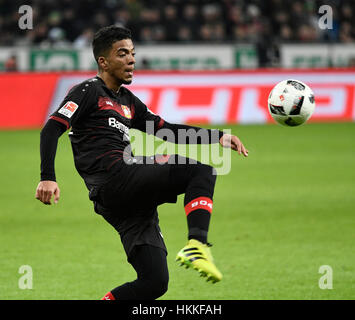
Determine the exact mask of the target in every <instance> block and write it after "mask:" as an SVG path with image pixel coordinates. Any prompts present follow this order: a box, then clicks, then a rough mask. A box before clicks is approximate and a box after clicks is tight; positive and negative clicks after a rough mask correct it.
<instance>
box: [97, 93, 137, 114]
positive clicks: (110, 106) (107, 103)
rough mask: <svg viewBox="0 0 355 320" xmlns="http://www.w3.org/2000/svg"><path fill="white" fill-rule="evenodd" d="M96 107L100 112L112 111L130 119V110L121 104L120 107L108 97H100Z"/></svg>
mask: <svg viewBox="0 0 355 320" xmlns="http://www.w3.org/2000/svg"><path fill="white" fill-rule="evenodd" d="M97 105H98V107H99V109H100V110H113V111H116V112H117V113H119V114H120V115H121V116H123V117H125V118H127V119H132V114H131V110H130V108H128V107H127V106H125V105H123V104H122V105H121V104H119V103H117V102H116V101H113V100H111V99H110V98H108V97H100V98H99V101H98V104H97Z"/></svg>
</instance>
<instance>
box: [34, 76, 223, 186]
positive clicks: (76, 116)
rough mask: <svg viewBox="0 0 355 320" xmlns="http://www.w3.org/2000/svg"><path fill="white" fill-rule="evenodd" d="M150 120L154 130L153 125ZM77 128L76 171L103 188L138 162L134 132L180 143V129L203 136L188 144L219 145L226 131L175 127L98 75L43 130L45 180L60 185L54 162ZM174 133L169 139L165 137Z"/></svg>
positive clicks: (71, 95) (75, 91) (73, 94)
mask: <svg viewBox="0 0 355 320" xmlns="http://www.w3.org/2000/svg"><path fill="white" fill-rule="evenodd" d="M148 121H150V123H151V124H152V125H150V126H147V122H148ZM69 128H71V130H70V132H69V137H70V140H71V144H72V149H73V154H74V162H75V167H76V169H77V171H78V172H79V174H80V175H81V177H82V178H83V179H84V181H85V182H86V184H87V185H91V186H92V185H101V184H104V183H105V182H107V181H108V180H109V179H110V178H111V177H112V175H113V174H116V173H117V172H119V171H120V169H121V168H122V167H123V164H124V163H123V161H125V157H126V156H127V157H128V158H129V157H132V156H133V155H132V151H131V145H130V138H129V129H131V128H133V129H138V130H140V131H144V132H147V129H149V132H147V133H149V134H155V135H157V136H158V137H160V138H162V139H164V140H167V141H169V142H174V143H184V142H181V141H179V139H178V133H179V130H190V131H191V130H192V131H193V132H196V133H202V135H201V136H206V135H207V137H208V138H207V139H204V140H203V139H202V138H200V136H198V137H197V139H192V140H191V141H190V140H189V138H187V140H186V141H185V143H198V144H199V143H217V142H218V141H219V139H220V138H221V136H222V135H223V132H222V131H219V130H217V129H215V130H210V129H202V128H198V127H193V126H188V125H183V124H171V123H168V122H167V121H164V120H163V119H162V118H161V117H160V116H158V115H156V114H154V113H152V112H151V111H150V110H149V109H148V108H147V106H146V105H145V104H144V103H143V102H142V101H140V100H139V99H138V98H137V97H136V96H135V95H134V94H133V93H132V92H131V91H129V90H128V89H127V88H125V87H120V89H119V91H118V92H117V93H115V92H114V91H113V90H111V89H109V88H108V87H107V86H106V84H105V82H104V81H103V80H102V79H101V78H100V77H98V76H96V77H94V78H91V79H88V80H86V81H84V82H82V83H80V84H78V85H76V86H74V87H73V88H72V89H71V90H70V91H69V93H68V94H67V96H66V97H65V98H64V100H63V102H62V103H61V104H60V106H59V108H58V109H57V110H56V111H55V112H54V113H53V114H52V115H51V116H50V119H49V120H48V121H47V123H46V125H45V126H44V128H43V129H42V131H41V145H40V150H41V180H53V181H55V180H56V178H55V172H54V158H55V153H56V148H57V142H58V139H59V137H60V135H61V134H62V133H63V132H64V131H66V130H67V129H69ZM161 128H162V129H169V130H171V132H172V133H173V134H172V135H169V136H168V137H165V136H159V132H162V131H164V130H159V129H161Z"/></svg>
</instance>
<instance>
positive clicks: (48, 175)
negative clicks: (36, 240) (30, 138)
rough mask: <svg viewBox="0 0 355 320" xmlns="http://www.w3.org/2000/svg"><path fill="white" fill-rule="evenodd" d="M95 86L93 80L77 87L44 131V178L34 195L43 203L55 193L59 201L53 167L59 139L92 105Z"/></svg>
mask: <svg viewBox="0 0 355 320" xmlns="http://www.w3.org/2000/svg"><path fill="white" fill-rule="evenodd" d="M93 86H94V85H93V82H92V81H91V82H83V83H81V84H79V85H76V86H74V87H73V88H72V89H71V90H70V91H69V93H68V94H67V96H66V97H65V98H64V100H63V101H62V103H61V104H60V106H59V108H58V109H57V110H56V111H55V112H54V113H53V114H52V115H51V116H50V118H49V120H48V121H47V123H46V125H45V126H44V127H43V129H42V131H41V139H40V154H41V181H40V182H39V184H38V186H37V189H36V195H35V197H36V199H38V200H40V201H41V202H43V203H44V204H51V200H52V197H53V196H54V203H57V202H58V200H59V195H60V190H59V187H58V184H57V182H56V176H55V170H54V159H55V155H56V152H57V145H58V139H59V137H60V136H61V135H62V134H63V133H64V132H65V131H66V130H67V129H69V128H70V127H71V126H72V125H73V124H75V123H77V122H78V121H80V119H81V118H82V117H84V116H85V114H86V113H87V112H88V110H89V107H90V106H92V105H94V103H95V102H96V89H95V87H93Z"/></svg>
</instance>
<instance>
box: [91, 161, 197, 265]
mask: <svg viewBox="0 0 355 320" xmlns="http://www.w3.org/2000/svg"><path fill="white" fill-rule="evenodd" d="M147 162H149V163H147ZM151 162H152V158H151V157H134V158H132V161H131V162H130V164H126V163H125V164H124V165H123V167H122V168H121V170H120V171H119V172H118V173H117V174H116V175H115V176H114V177H113V178H112V179H111V180H110V181H109V182H108V183H106V184H104V185H102V186H100V187H93V188H91V190H90V194H89V197H90V199H91V200H93V201H94V205H95V206H94V208H95V212H97V213H99V214H101V215H102V216H103V217H104V218H105V220H106V221H108V222H109V223H110V224H111V225H112V226H113V227H114V228H115V229H116V230H117V231H118V233H119V234H120V237H121V241H122V244H123V247H124V249H125V252H126V254H127V256H128V259H129V256H130V253H131V251H132V249H133V248H134V246H136V245H141V244H150V245H152V246H156V247H159V248H162V249H164V250H165V251H167V250H166V247H165V243H164V240H163V237H162V235H161V231H160V227H159V219H158V212H157V207H158V206H159V205H160V204H163V203H175V202H176V201H177V196H178V195H179V194H182V193H184V192H185V189H186V187H187V184H188V182H189V176H190V171H191V170H188V168H190V169H191V166H192V165H193V164H196V163H197V162H196V161H194V160H191V159H187V158H184V157H181V156H178V155H172V156H170V157H159V158H156V159H155V161H154V163H151Z"/></svg>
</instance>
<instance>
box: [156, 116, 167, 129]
mask: <svg viewBox="0 0 355 320" xmlns="http://www.w3.org/2000/svg"><path fill="white" fill-rule="evenodd" d="M164 122H165V121H164V120H163V119H160V121H159V123H158V128H157V130H159V129H160V128H161V127H162V126H163V125H164Z"/></svg>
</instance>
